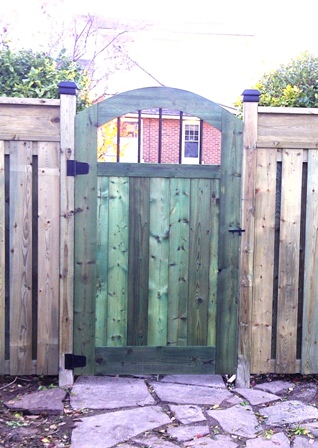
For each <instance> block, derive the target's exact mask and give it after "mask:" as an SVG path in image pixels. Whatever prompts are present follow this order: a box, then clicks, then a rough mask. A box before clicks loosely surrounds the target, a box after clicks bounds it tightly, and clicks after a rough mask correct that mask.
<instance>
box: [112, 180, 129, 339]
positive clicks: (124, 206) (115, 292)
mask: <svg viewBox="0 0 318 448" xmlns="http://www.w3.org/2000/svg"><path fill="white" fill-rule="evenodd" d="M108 207H109V221H108V226H109V241H110V244H109V252H108V281H107V284H108V291H107V297H108V300H107V345H108V346H110V347H111V346H123V345H126V344H127V299H128V220H129V214H128V207H129V182H128V178H127V177H110V178H109V205H108Z"/></svg>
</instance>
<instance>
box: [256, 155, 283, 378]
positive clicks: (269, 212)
mask: <svg viewBox="0 0 318 448" xmlns="http://www.w3.org/2000/svg"><path fill="white" fill-rule="evenodd" d="M276 159H277V150H276V149H274V150H273V149H258V151H257V168H256V184H255V191H256V195H255V246H254V248H255V256H254V280H253V293H254V297H253V307H252V322H251V328H252V343H251V372H252V373H253V372H257V373H263V372H264V373H267V372H270V369H271V364H270V361H271V342H272V307H273V284H274V278H273V276H274V239H275V202H276V188H275V187H276V166H277V163H276Z"/></svg>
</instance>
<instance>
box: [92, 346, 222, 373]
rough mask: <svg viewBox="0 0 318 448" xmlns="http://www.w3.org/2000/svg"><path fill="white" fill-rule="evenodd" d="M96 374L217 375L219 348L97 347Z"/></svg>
mask: <svg viewBox="0 0 318 448" xmlns="http://www.w3.org/2000/svg"><path fill="white" fill-rule="evenodd" d="M95 372H96V374H99V375H117V374H125V375H126V374H137V375H143V374H144V375H149V374H167V373H169V374H174V373H179V374H180V373H187V374H213V373H214V372H215V347H96V354H95Z"/></svg>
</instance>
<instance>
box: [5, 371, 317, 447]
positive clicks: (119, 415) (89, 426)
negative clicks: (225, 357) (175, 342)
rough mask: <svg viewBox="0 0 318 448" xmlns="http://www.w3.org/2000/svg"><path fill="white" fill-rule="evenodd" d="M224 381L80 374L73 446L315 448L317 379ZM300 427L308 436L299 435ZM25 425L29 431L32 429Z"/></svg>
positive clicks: (55, 397)
mask: <svg viewBox="0 0 318 448" xmlns="http://www.w3.org/2000/svg"><path fill="white" fill-rule="evenodd" d="M156 379H157V381H156ZM221 381H223V379H222V377H220V376H219V375H215V376H213V375H207V376H206V377H204V376H202V375H198V376H197V377H195V376H193V377H190V376H187V375H167V377H162V376H160V377H159V376H155V375H148V376H145V377H113V376H112V377H80V378H78V379H77V381H76V383H75V385H74V386H73V387H72V389H71V392H70V404H71V408H73V409H74V410H76V411H78V410H81V409H82V408H87V411H85V415H86V416H85V417H84V416H83V417H81V418H80V419H78V420H77V421H76V422H75V428H74V429H73V431H72V442H71V448H119V447H120V448H138V447H139V448H148V447H150V446H151V447H152V448H156V447H163V448H174V447H181V448H182V447H183V448H192V447H193V448H209V447H213V448H236V447H237V448H307V447H308V448H310V447H314V448H315V447H316V448H318V409H317V407H316V406H315V401H314V402H313V403H311V402H309V404H308V399H310V400H312V398H314V399H315V400H316V398H315V397H316V394H317V390H318V388H317V385H316V384H315V383H313V382H310V383H306V382H303V383H296V384H295V385H293V383H288V382H284V381H275V382H271V383H270V382H269V383H268V386H269V387H267V386H266V385H265V386H264V384H263V385H262V388H259V387H254V388H252V389H230V390H229V389H227V388H225V386H222V383H221ZM275 383H276V384H275ZM65 396H66V391H65V390H63V389H60V388H54V389H50V390H46V391H38V392H35V393H30V394H28V395H25V396H23V397H21V398H19V397H17V399H16V400H13V401H12V402H7V403H6V405H7V407H10V408H11V409H14V410H15V409H16V410H19V411H20V410H22V412H26V413H28V412H33V413H39V412H42V411H43V412H53V413H59V412H63V410H64V402H63V401H64V398H65ZM295 396H298V397H300V399H297V400H296V399H294V397H295ZM272 400H274V401H272ZM275 400H278V401H275ZM246 402H248V403H250V404H247V403H246ZM267 403H268V404H267ZM66 404H67V397H66ZM68 411H69V409H68ZM86 412H87V414H86ZM260 417H262V418H260ZM299 428H304V429H308V430H309V434H308V435H305V434H303V433H302V434H299V435H298V434H297V435H296V436H295V432H294V433H293V430H294V429H299ZM30 429H31V428H30ZM20 430H21V432H23V434H24V432H25V433H26V434H27V435H28V434H29V428H28V427H26V428H25V427H22V428H20ZM265 434H267V435H268V436H269V437H268V438H267V437H265Z"/></svg>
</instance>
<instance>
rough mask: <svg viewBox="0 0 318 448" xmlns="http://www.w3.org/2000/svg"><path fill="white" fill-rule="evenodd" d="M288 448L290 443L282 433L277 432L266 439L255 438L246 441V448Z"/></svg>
mask: <svg viewBox="0 0 318 448" xmlns="http://www.w3.org/2000/svg"><path fill="white" fill-rule="evenodd" d="M271 447H272V448H290V441H289V439H288V438H287V437H286V436H285V434H284V433H282V432H279V433H277V434H273V435H271V436H270V437H269V438H268V439H266V438H265V437H257V438H256V439H252V440H247V441H246V448H271Z"/></svg>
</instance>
